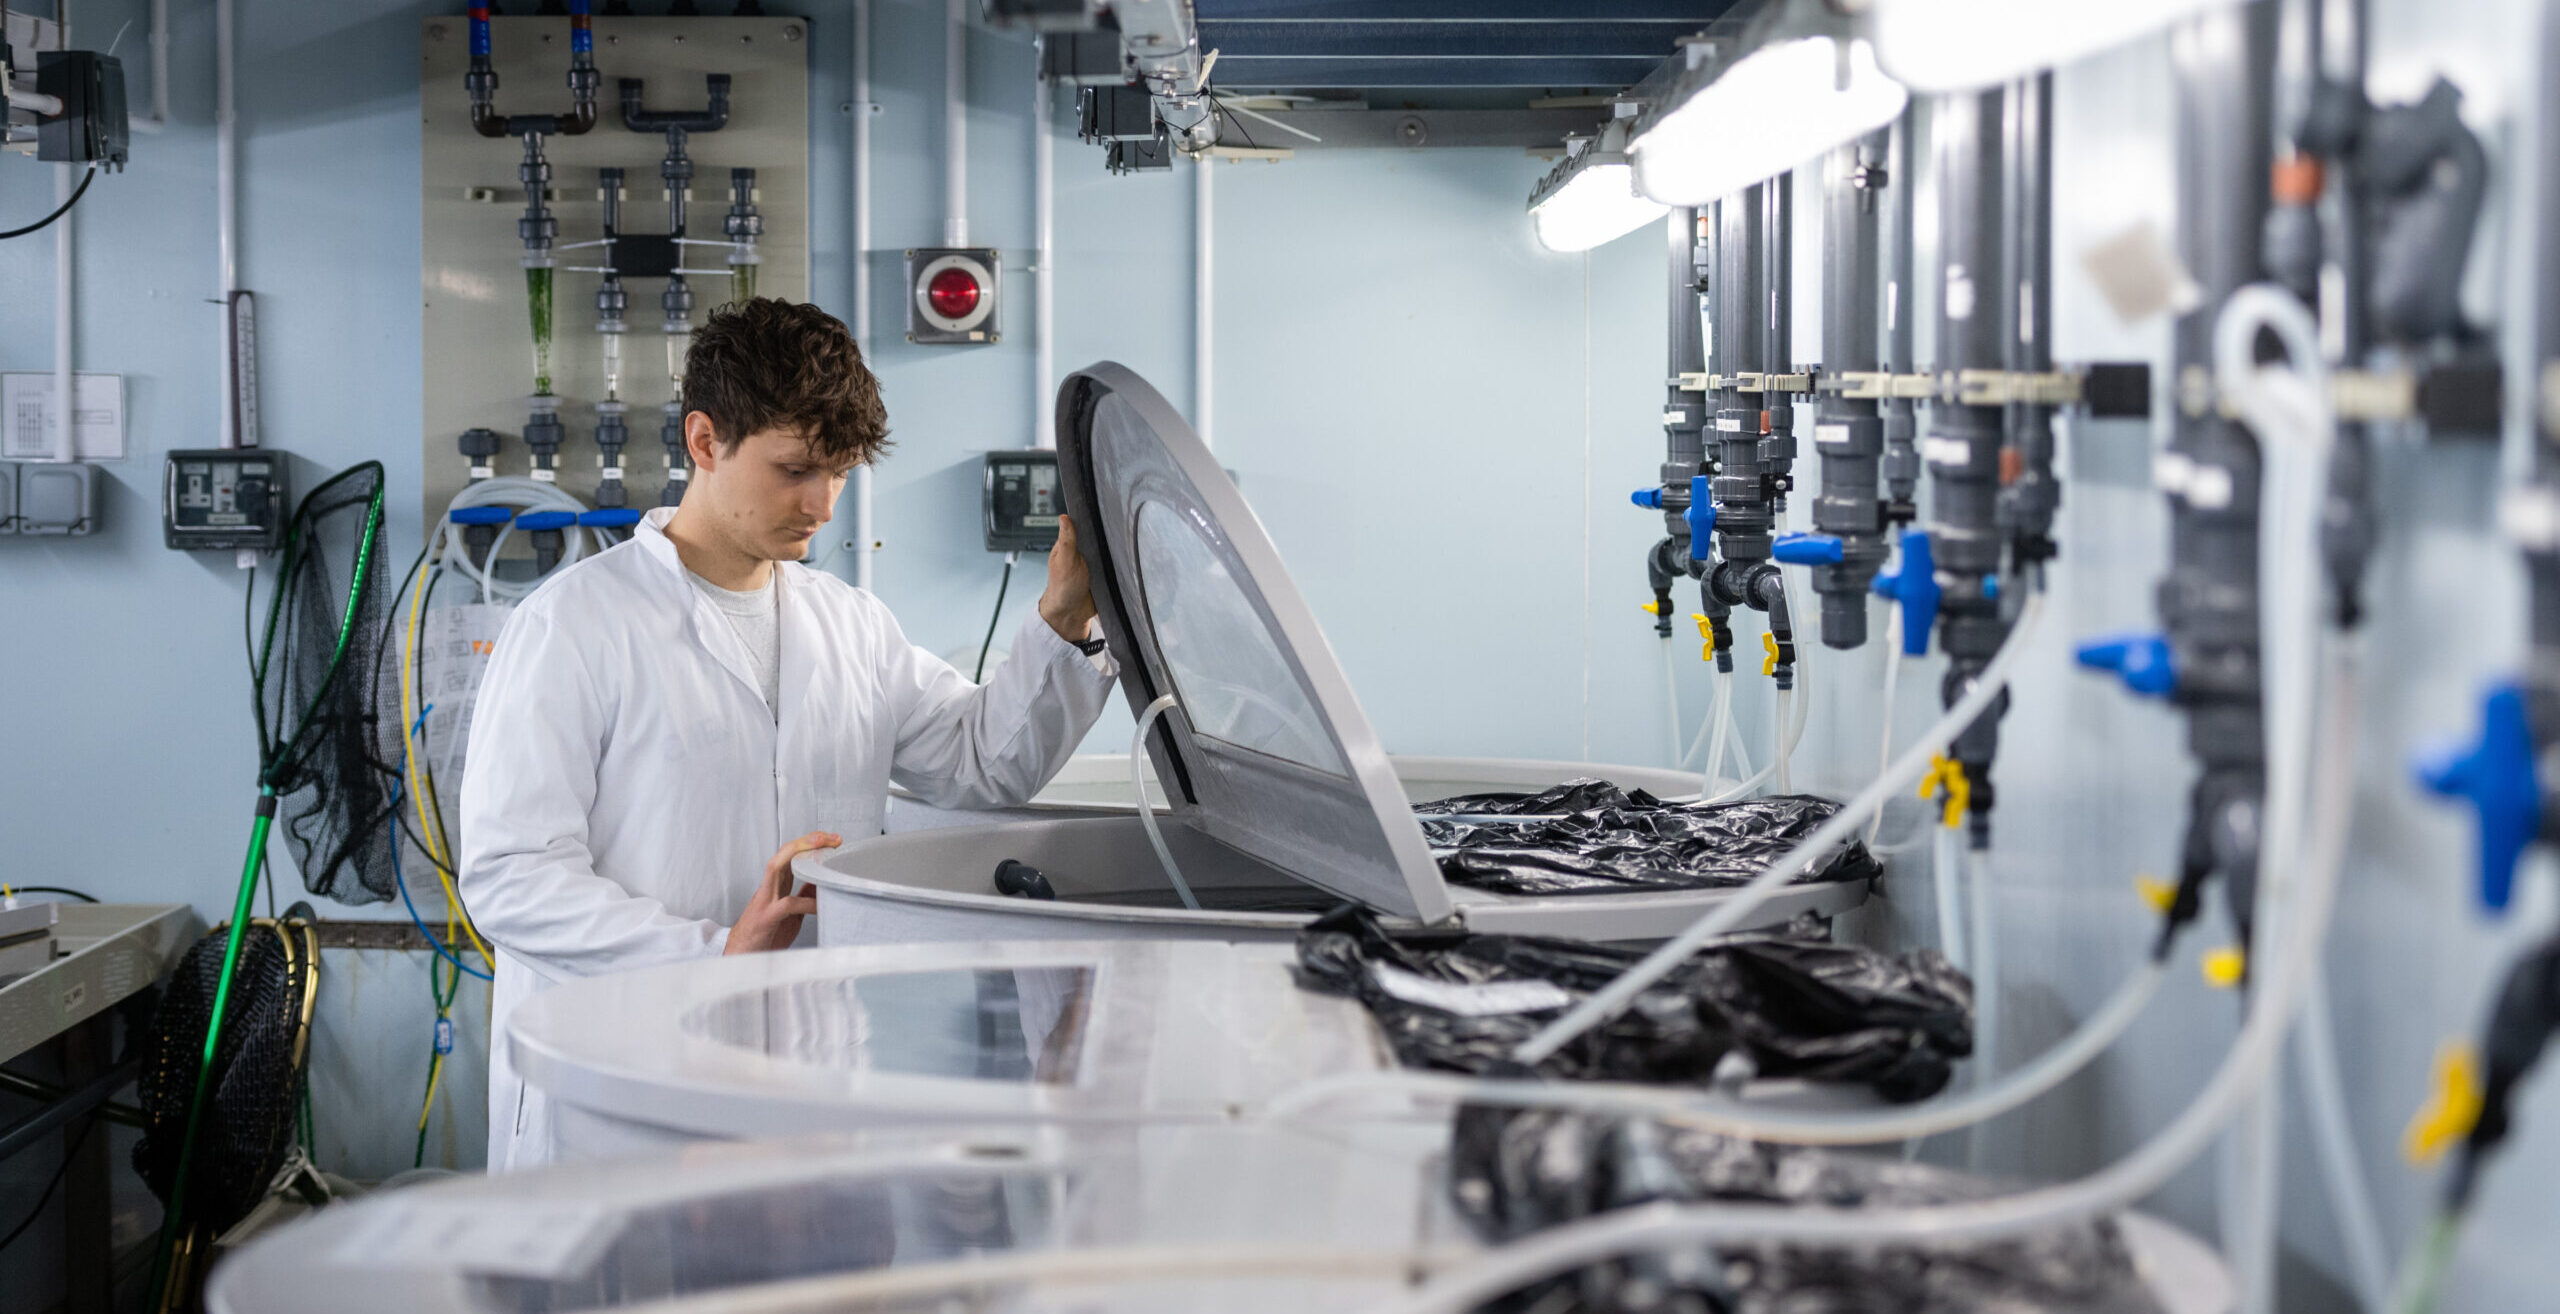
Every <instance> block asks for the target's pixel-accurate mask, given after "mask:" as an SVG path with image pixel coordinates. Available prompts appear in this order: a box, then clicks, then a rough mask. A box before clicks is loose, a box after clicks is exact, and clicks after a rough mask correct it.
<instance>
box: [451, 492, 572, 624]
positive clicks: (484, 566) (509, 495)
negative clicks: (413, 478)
mask: <svg viewBox="0 0 2560 1314" xmlns="http://www.w3.org/2000/svg"><path fill="white" fill-rule="evenodd" d="M475 506H503V507H507V508H510V509H512V510H514V511H516V512H517V513H518V514H522V513H524V512H527V511H569V512H582V511H585V510H587V509H588V508H587V504H586V503H584V502H581V501H579V500H578V499H577V498H576V497H574V496H572V495H570V494H569V493H567V492H564V491H562V490H561V488H560V486H559V485H558V484H547V483H543V482H541V481H539V480H534V479H526V478H523V477H521V476H517V475H500V476H498V477H496V478H493V479H482V480H479V481H478V482H476V483H470V484H465V485H463V488H462V491H461V492H459V493H456V494H454V497H453V501H451V502H450V503H447V504H446V507H445V515H444V517H443V518H442V519H441V520H439V521H438V522H437V523H436V524H434V525H432V526H430V527H429V528H428V531H427V534H428V541H429V543H430V544H431V545H432V546H433V547H434V550H433V551H431V552H429V553H428V554H427V555H428V558H429V559H430V560H432V561H433V562H435V565H436V569H438V570H449V571H452V572H453V573H454V574H455V575H457V576H459V577H461V578H463V579H466V580H469V581H471V584H472V586H473V587H474V588H475V589H477V590H478V592H479V597H478V599H477V600H478V601H480V602H495V603H514V602H520V601H522V600H523V599H524V597H525V595H527V594H529V593H531V592H533V590H534V589H535V588H536V587H538V586H539V585H540V584H541V583H542V579H539V578H538V579H530V580H524V581H521V582H519V581H514V580H506V579H500V578H498V577H497V576H496V574H495V573H494V572H493V571H492V570H491V566H492V565H494V564H495V563H496V561H497V559H498V556H499V554H500V553H501V552H503V551H504V550H505V549H506V545H507V542H508V540H509V539H510V538H511V537H513V536H514V534H515V524H514V522H512V521H510V522H509V523H508V524H506V525H504V526H502V527H501V528H500V529H499V530H498V532H497V533H496V534H495V535H493V536H492V537H491V539H490V543H489V551H488V555H487V556H486V557H484V558H483V559H482V560H481V561H480V562H478V563H476V564H475V563H474V562H473V561H472V560H471V556H470V553H468V552H467V551H465V550H464V545H463V530H464V529H465V528H466V526H463V525H457V524H455V523H453V514H452V513H453V512H454V511H456V510H460V509H462V508H465V507H475ZM588 532H589V531H587V530H586V529H583V528H579V527H576V526H572V527H571V528H568V529H565V530H562V531H561V533H560V564H559V565H557V566H554V567H552V569H553V570H555V571H557V570H563V569H566V568H567V567H569V566H571V565H573V564H575V563H576V562H577V560H578V559H579V558H580V557H582V556H584V555H586V548H587V540H586V535H587V533H588ZM599 532H600V531H599ZM544 578H548V576H545V577H544Z"/></svg>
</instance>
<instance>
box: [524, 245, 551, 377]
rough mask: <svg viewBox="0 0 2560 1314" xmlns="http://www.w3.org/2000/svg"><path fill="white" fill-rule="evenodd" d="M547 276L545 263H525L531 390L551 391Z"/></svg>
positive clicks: (548, 277) (549, 282)
mask: <svg viewBox="0 0 2560 1314" xmlns="http://www.w3.org/2000/svg"><path fill="white" fill-rule="evenodd" d="M551 275H552V269H551V266H549V265H527V266H525V271H524V301H525V308H526V310H527V311H529V312H530V313H531V314H532V316H533V390H534V391H535V392H537V393H547V392H549V391H551Z"/></svg>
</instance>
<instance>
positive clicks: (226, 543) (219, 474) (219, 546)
mask: <svg viewBox="0 0 2560 1314" xmlns="http://www.w3.org/2000/svg"><path fill="white" fill-rule="evenodd" d="M291 511H292V507H291V505H290V498H289V495H288V490H287V486H286V479H285V462H284V457H283V456H282V455H281V454H279V453H275V452H268V451H262V450H260V449H258V448H255V447H220V448H209V449H206V450H202V451H191V452H171V453H169V460H168V464H167V465H166V466H165V467H163V472H162V478H161V487H160V527H161V536H162V538H163V539H164V540H165V541H166V542H167V543H168V545H169V546H170V547H172V548H176V549H179V550H181V551H188V552H209V551H225V552H228V551H237V550H239V549H242V548H249V549H253V550H256V551H260V552H273V551H275V550H276V549H277V548H280V547H282V546H284V529H285V520H286V518H287V516H288V515H289V514H290V513H291Z"/></svg>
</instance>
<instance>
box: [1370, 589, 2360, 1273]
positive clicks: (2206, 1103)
mask: <svg viewBox="0 0 2560 1314" xmlns="http://www.w3.org/2000/svg"><path fill="white" fill-rule="evenodd" d="M2030 605H2032V603H2031V604H2030ZM2027 619H2028V614H2027V613H2023V612H2022V613H2021V614H2020V616H2019V621H2020V627H2021V628H2024V625H2025V622H2026V621H2027ZM2016 634H2017V631H2016V630H2012V631H2011V638H2012V639H2013V640H2014V639H2015V637H2016ZM2339 661H2340V670H2339V672H2338V678H2336V679H2335V680H2333V681H2331V682H2330V686H2329V689H2330V694H2331V697H2330V700H2329V707H2328V709H2327V717H2326V721H2327V724H2328V725H2330V726H2331V727H2332V728H2333V729H2334V731H2335V733H2334V734H2333V735H2332V736H2330V740H2331V742H2332V743H2334V744H2335V745H2336V747H2335V748H2334V749H2332V750H2331V751H2328V752H2325V753H2323V754H2322V755H2321V756H2320V757H2319V759H2318V760H2317V762H2316V765H2317V766H2318V767H2319V768H2320V772H2319V775H2320V783H2321V786H2322V789H2321V796H2322V802H2323V803H2324V804H2325V806H2322V807H2319V808H2316V809H2314V810H2312V812H2311V813H2310V815H2311V816H2313V817H2317V818H2319V819H2321V820H2322V821H2323V822H2334V823H2336V824H2327V825H2324V826H2323V827H2322V829H2321V833H2320V835H2319V837H2318V839H2319V842H2318V843H2317V844H2316V845H2315V846H2314V848H2313V851H2312V853H2311V855H2310V859H2309V861H2308V862H2307V863H2305V864H2304V867H2303V869H2302V870H2300V871H2292V870H2272V871H2269V872H2267V873H2265V876H2266V878H2267V879H2269V880H2272V881H2275V882H2278V883H2290V882H2293V881H2296V880H2299V881H2300V882H2301V883H2302V887H2303V888H2302V889H2301V890H2300V891H2299V898H2300V902H2299V904H2298V907H2299V909H2300V915H2299V917H2298V918H2297V919H2296V920H2295V921H2294V922H2293V923H2292V932H2291V934H2289V935H2288V936H2287V937H2286V938H2285V940H2284V942H2283V944H2282V945H2281V946H2280V947H2279V952H2278V953H2277V954H2276V955H2275V959H2276V961H2275V963H2274V964H2273V969H2272V970H2271V971H2270V972H2269V973H2268V974H2267V980H2266V981H2265V982H2264V985H2265V989H2263V990H2261V991H2260V992H2259V993H2258V994H2257V995H2256V997H2255V998H2254V999H2253V1000H2252V1001H2251V1003H2250V1007H2249V1015H2248V1020H2247V1021H2246V1022H2245V1023H2243V1024H2242V1026H2241V1028H2240V1036H2239V1038H2238V1040H2236V1041H2235V1042H2234V1043H2233V1045H2232V1047H2231V1051H2230V1053H2229V1054H2228V1055H2226V1056H2225V1057H2224V1059H2223V1062H2222V1066H2221V1067H2220V1068H2219V1069H2217V1070H2216V1071H2215V1072H2214V1075H2213V1077H2212V1079H2211V1080H2209V1081H2208V1082H2207V1083H2206V1084H2205V1087H2204V1089H2203V1090H2202V1091H2201V1092H2199V1093H2198V1094H2197V1096H2196V1098H2195V1099H2194V1100H2193V1101H2192V1102H2191V1103H2189V1104H2188V1106H2187V1107H2186V1109H2185V1110H2183V1111H2182V1112H2180V1113H2179V1115H2178V1116H2177V1118H2175V1119H2174V1120H2172V1121H2171V1122H2170V1123H2169V1125H2168V1126H2166V1127H2164V1128H2162V1129H2161V1130H2160V1131H2159V1132H2158V1133H2157V1134H2156V1135H2154V1136H2153V1137H2152V1138H2151V1139H2150V1140H2148V1141H2145V1142H2144V1143H2143V1144H2142V1145H2141V1146H2139V1147H2137V1148H2136V1149H2135V1150H2134V1151H2133V1152H2131V1153H2130V1154H2127V1155H2125V1156H2124V1157H2123V1158H2121V1159H2118V1160H2116V1161H2115V1162H2114V1163H2111V1164H2109V1165H2107V1166H2106V1167H2105V1168H2102V1169H2100V1170H2098V1171H2097V1172H2095V1173H2092V1174H2090V1175H2089V1176H2087V1177H2083V1178H2079V1179H2077V1180H2074V1181H2069V1182H2062V1183H2057V1184H2055V1185H2051V1186H2044V1187H2038V1188H2035V1189H2032V1190H2027V1191H2020V1192H2016V1193H2013V1194H2009V1195H2003V1196H1994V1197H1991V1198H1988V1199H1982V1200H1972V1201H1964V1202H1959V1203H1953V1204H1943V1205H1925V1206H1920V1207H1916V1208H1909V1209H1832V1208H1813V1207H1806V1206H1790V1205H1723V1204H1719V1205H1707V1206H1682V1205H1674V1204H1652V1205H1642V1206H1639V1207H1636V1208H1633V1209H1621V1210H1617V1211H1614V1212H1611V1213H1606V1214H1602V1215H1599V1216H1598V1217H1595V1218H1590V1219H1585V1220H1583V1221H1581V1222H1576V1223H1568V1224H1566V1225H1564V1226H1562V1227H1557V1228H1552V1229H1549V1230H1547V1231H1545V1232H1541V1233H1538V1234H1536V1235H1534V1236H1531V1237H1529V1238H1527V1239H1526V1240H1522V1241H1518V1242H1514V1243H1513V1244H1511V1245H1507V1246H1503V1247H1500V1248H1499V1249H1496V1250H1493V1251H1490V1252H1488V1253H1486V1254H1485V1255H1484V1256H1482V1257H1481V1258H1480V1259H1478V1260H1477V1261H1476V1262H1474V1263H1471V1264H1468V1265H1466V1266H1465V1267H1463V1268H1459V1269H1456V1270H1453V1271H1450V1272H1448V1273H1446V1274H1444V1275H1442V1276H1440V1277H1438V1278H1436V1279H1434V1280H1433V1281H1431V1282H1430V1283H1428V1284H1426V1285H1425V1286H1423V1287H1422V1288H1421V1289H1419V1290H1417V1291H1415V1292H1413V1293H1411V1294H1410V1295H1408V1296H1406V1297H1404V1298H1402V1299H1399V1300H1397V1301H1395V1302H1393V1303H1390V1304H1387V1305H1384V1306H1380V1307H1377V1314H1462V1312H1463V1311H1467V1310H1472V1309H1474V1308H1475V1307H1476V1306H1478V1305H1480V1304H1482V1303H1483V1302H1485V1301H1487V1300H1490V1299H1492V1298H1494V1297H1496V1296H1500V1295H1503V1294H1506V1293H1508V1292H1512V1291H1517V1290H1519V1289H1520V1288H1521V1287H1524V1286H1526V1285H1528V1284H1529V1283H1532V1282H1536V1281H1539V1280H1541V1279H1543V1278H1546V1277H1549V1276H1552V1275H1554V1274H1556V1273H1561V1272H1567V1271H1570V1270H1573V1269H1576V1268H1580V1267H1582V1266H1584V1265H1586V1264H1590V1263H1594V1262H1597V1261H1599V1260H1602V1259H1607V1258H1611V1257H1614V1256H1617V1255H1624V1254H1629V1253H1634V1252H1638V1251H1650V1250H1663V1249H1669V1248H1672V1247H1694V1246H1698V1245H1713V1244H1719V1243H1731V1242H1738V1241H1778V1242H1793V1243H1796V1244H1804V1245H1830V1246H1876V1245H1893V1244H1912V1243H1962V1242H1979V1241H1991V1240H1997V1239H2000V1238H2003V1237H2012V1236H2018V1235H2022V1234H2025V1233H2030V1232H2036V1231H2040V1230H2043V1229H2046V1228H2052V1227H2062V1226H2068V1225H2070V1224H2073V1223H2077V1222H2080V1221H2082V1220H2085V1219H2089V1218H2094V1217H2099V1216H2102V1215H2106V1214H2112V1213H2115V1212H2117V1211H2119V1210H2121V1209H2123V1208H2125V1207H2127V1206H2129V1205H2131V1204H2133V1203H2134V1202H2136V1201H2138V1200H2140V1199H2142V1198H2143V1197H2144V1196H2146V1195H2149V1194H2150V1193H2151V1192H2153V1191H2156V1190H2158V1189H2159V1188H2160V1187H2161V1186H2162V1185H2163V1184H2164V1183H2166V1182H2167V1181H2168V1180H2169V1179H2170V1178H2171V1177H2172V1176H2175V1175H2176V1174H2177V1172H2178V1171H2179V1169H2181V1168H2183V1167H2185V1166H2186V1165H2187V1163H2189V1162H2190V1161H2192V1160H2193V1159H2194V1158H2195V1156H2196V1155H2197V1154H2198V1153H2200V1152H2202V1151H2203V1150H2204V1149H2205V1148H2206V1147H2207V1146H2209V1145H2210V1144H2211V1143H2212V1140H2213V1138H2214V1136H2215V1135H2216V1134H2217V1133H2219V1132H2220V1131H2221V1129H2222V1127H2223V1125H2224V1123H2226V1122H2227V1121H2229V1119H2230V1118H2231V1116H2232V1115H2233V1114H2234V1113H2235V1112H2237V1111H2238V1109H2239V1107H2240V1105H2241V1104H2242V1103H2243V1102H2244V1101H2246V1100H2247V1099H2248V1098H2249V1096H2250V1095H2251V1094H2253V1093H2254V1092H2255V1091H2256V1089H2257V1087H2258V1085H2259V1083H2260V1082H2261V1081H2263V1080H2264V1079H2265V1077H2266V1075H2267V1071H2268V1069H2269V1068H2270V1067H2272V1066H2273V1064H2274V1062H2275V1058H2276V1055H2277V1053H2278V1051H2279V1050H2280V1049H2281V1047H2282V1046H2283V1044H2284V1039H2285V1033H2286V1032H2287V1031H2288V1030H2289V1029H2290V1025H2291V1022H2292V1018H2293V1014H2294V1011H2295V1009H2296V1008H2297V1007H2298V1006H2299V1005H2300V1003H2301V1001H2302V995H2303V993H2304V991H2305V989H2306V988H2307V985H2308V981H2309V977H2310V972H2311V969H2312V967H2313V965H2314V964H2316V963H2317V962H2318V958H2319V952H2320V947H2321V945H2322V944H2323V942H2324V941H2325V940H2326V938H2327V934H2328V929H2329V914H2330V911H2331V909H2332V908H2333V907H2335V905H2336V895H2337V885H2338V870H2339V868H2340V866H2341V865H2343V861H2344V859H2345V856H2346V853H2345V850H2346V832H2347V826H2346V824H2345V823H2346V822H2347V820H2348V813H2349V809H2350V808H2351V807H2352V806H2353V804H2354V795H2355V754H2354V753H2353V752H2352V751H2350V750H2351V749H2352V744H2351V743H2350V742H2349V741H2351V740H2352V739H2353V737H2354V716H2355V709H2356V706H2357V703H2356V693H2357V687H2358V684H2359V681H2358V680H2357V678H2356V673H2355V670H2354V667H2353V665H2352V663H2351V662H2350V661H2348V660H2347V659H2346V657H2345V655H2344V653H2343V652H2341V653H2340V654H2339ZM1994 665H1995V666H1996V665H1997V661H1996V659H1995V662H1994ZM1989 674H1990V673H1989V672H1987V671H1986V673H1985V675H1986V678H1985V679H1983V680H1982V681H1979V682H1977V684H1976V686H1975V688H1976V689H1977V690H1978V689H1981V688H1985V687H1989V686H1991V685H1993V684H1994V683H1996V681H1994V680H1992V679H1990V678H1988V677H1989ZM1988 701H1989V700H1987V699H1986V700H1985V702H1986V703H1987V702H1988ZM1959 706H1960V707H1961V704H1959ZM1962 710H1963V711H1964V713H1965V715H1966V717H1968V718H1969V717H1971V716H1972V715H1974V714H1976V712H1978V710H1979V709H1971V708H1965V709H1962ZM1964 723H1965V722H1959V724H1964ZM1950 738H1952V736H1950Z"/></svg>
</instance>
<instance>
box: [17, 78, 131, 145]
mask: <svg viewBox="0 0 2560 1314" xmlns="http://www.w3.org/2000/svg"><path fill="white" fill-rule="evenodd" d="M36 90H37V91H38V92H40V93H42V94H44V95H47V96H54V97H58V98H59V99H60V100H61V101H62V112H61V113H60V114H56V115H54V116H53V117H51V118H47V119H41V120H38V121H37V124H36V158H37V159H39V160H54V161H59V162H61V163H65V164H103V165H105V166H107V167H108V168H110V169H121V168H123V167H124V161H125V153H126V139H127V137H128V136H129V135H130V134H131V131H132V129H131V125H130V122H129V121H128V120H127V119H126V117H125V106H124V65H123V64H122V63H121V62H119V61H118V60H116V59H115V58H114V57H113V56H110V55H101V54H99V53H98V52H96V51H94V50H46V51H40V52H38V53H37V55H36Z"/></svg>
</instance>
